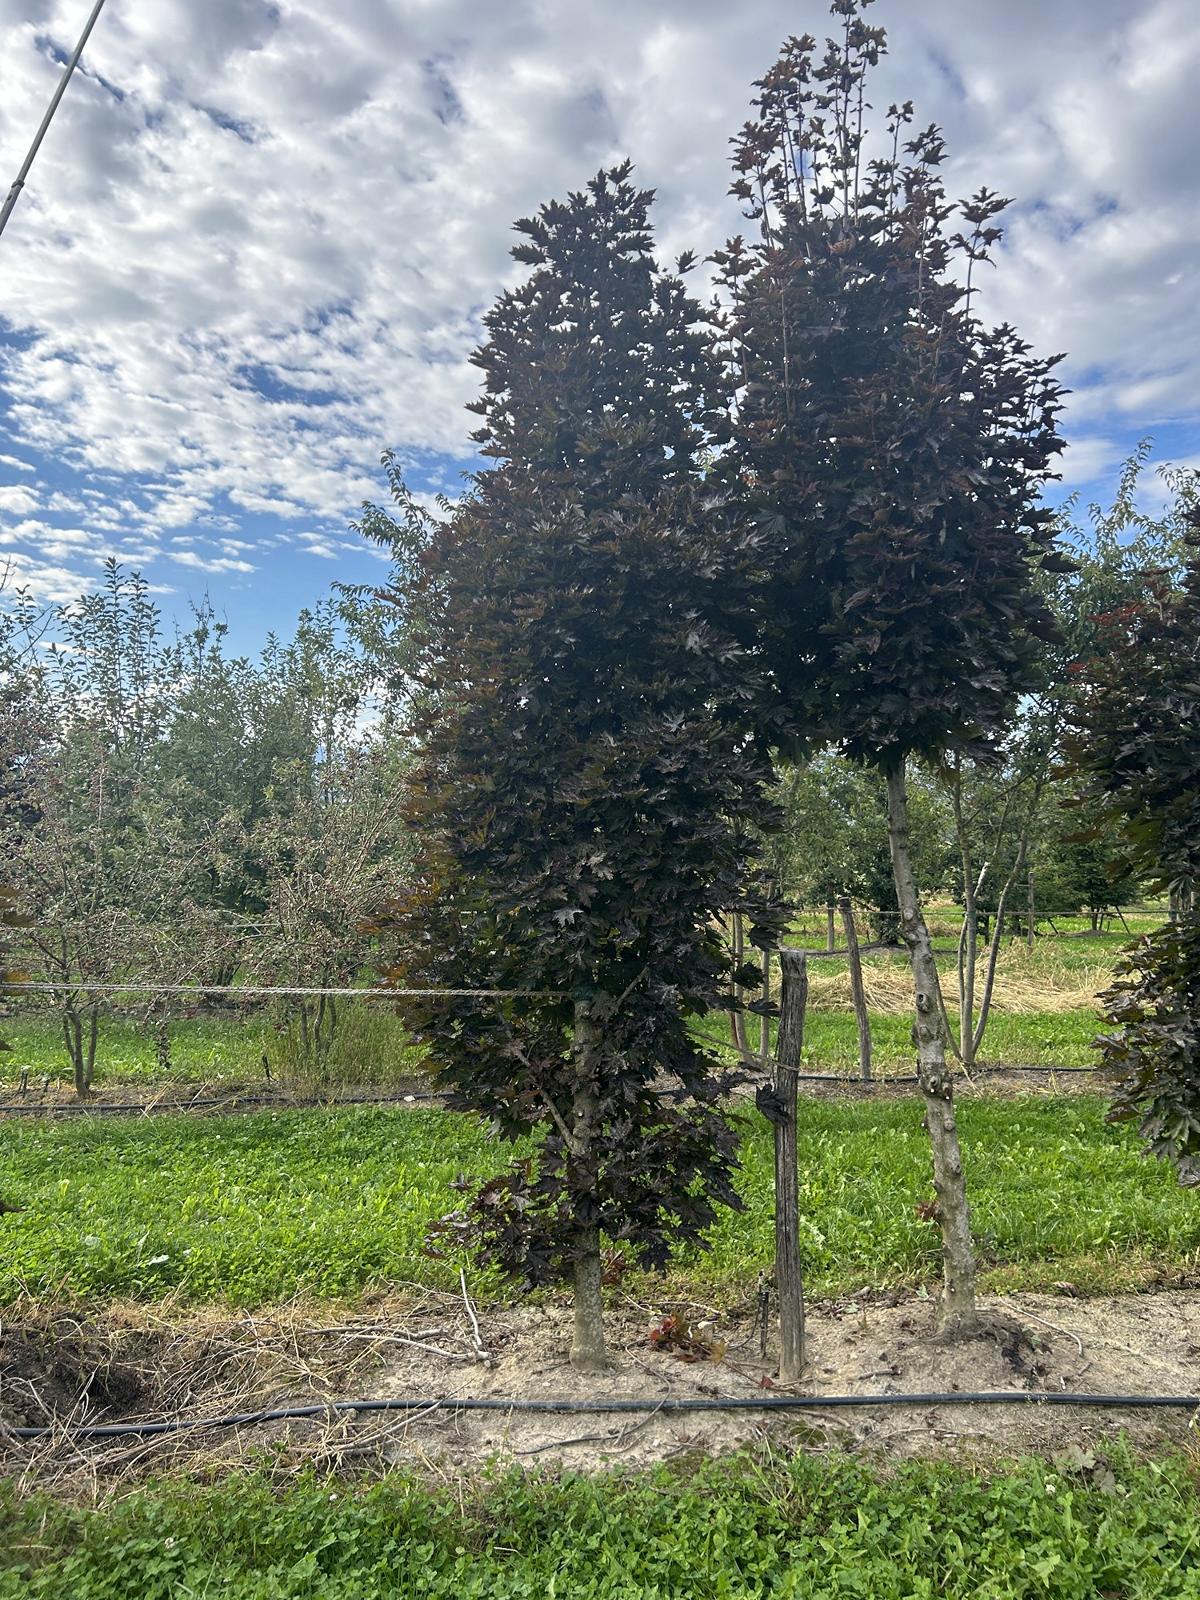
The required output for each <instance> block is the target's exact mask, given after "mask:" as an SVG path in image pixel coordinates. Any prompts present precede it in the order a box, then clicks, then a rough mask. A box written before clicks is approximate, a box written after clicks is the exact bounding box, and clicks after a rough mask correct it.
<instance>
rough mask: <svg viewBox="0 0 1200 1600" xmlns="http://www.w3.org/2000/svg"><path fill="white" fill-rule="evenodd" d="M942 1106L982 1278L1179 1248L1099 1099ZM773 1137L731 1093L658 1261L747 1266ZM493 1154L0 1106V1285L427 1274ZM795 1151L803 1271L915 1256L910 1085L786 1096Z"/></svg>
mask: <svg viewBox="0 0 1200 1600" xmlns="http://www.w3.org/2000/svg"><path fill="white" fill-rule="evenodd" d="M960 1113H961V1126H962V1132H963V1139H964V1144H965V1148H966V1155H967V1164H968V1170H967V1176H968V1181H969V1183H970V1187H971V1196H972V1206H973V1213H974V1225H975V1230H976V1234H977V1237H978V1241H979V1250H980V1259H981V1262H982V1263H983V1265H984V1268H985V1282H988V1283H990V1284H992V1285H993V1286H997V1287H1000V1286H1002V1287H1005V1288H1017V1287H1023V1288H1035V1287H1045V1286H1047V1285H1049V1284H1052V1283H1054V1282H1056V1281H1058V1280H1062V1279H1070V1280H1071V1281H1072V1282H1073V1283H1075V1285H1076V1287H1077V1288H1078V1289H1079V1290H1080V1291H1081V1292H1088V1291H1097V1292H1100V1291H1111V1290H1119V1289H1121V1288H1129V1287H1138V1286H1141V1285H1144V1284H1145V1283H1147V1282H1150V1281H1153V1280H1154V1278H1155V1277H1156V1275H1163V1276H1165V1277H1167V1278H1168V1279H1172V1280H1173V1279H1175V1278H1177V1277H1187V1276H1190V1275H1193V1274H1196V1273H1197V1272H1200V1196H1197V1195H1196V1194H1195V1193H1194V1192H1189V1191H1186V1190H1182V1189H1180V1188H1179V1187H1178V1185H1177V1184H1176V1182H1175V1181H1174V1178H1173V1176H1172V1173H1171V1171H1170V1169H1169V1168H1168V1167H1166V1166H1165V1165H1162V1164H1159V1163H1156V1162H1151V1161H1147V1160H1145V1159H1143V1158H1141V1157H1140V1156H1139V1155H1138V1154H1137V1146H1136V1141H1135V1138H1134V1136H1133V1134H1132V1133H1131V1132H1130V1130H1129V1129H1127V1128H1125V1127H1115V1126H1112V1125H1110V1124H1108V1123H1106V1122H1105V1120H1104V1104H1103V1102H1102V1101H1100V1100H1099V1099H1097V1098H1095V1097H1092V1096H1072V1097H1070V1098H1024V1097H1022V1098H1018V1099H1009V1100H986V1099H979V1100H972V1101H969V1102H965V1103H963V1105H962V1106H961V1108H960ZM771 1149H772V1144H771V1133H770V1129H769V1127H768V1126H767V1124H766V1123H765V1122H764V1121H763V1120H762V1118H761V1117H759V1115H758V1114H757V1112H748V1113H746V1136H745V1141H744V1149H743V1160H744V1170H743V1173H742V1176H741V1180H740V1186H741V1191H742V1194H743V1196H744V1199H745V1210H744V1211H742V1212H739V1213H733V1212H730V1213H727V1214H725V1216H724V1217H723V1218H722V1220H721V1222H720V1223H719V1224H718V1226H717V1227H716V1228H715V1229H714V1232H713V1237H712V1249H711V1252H710V1253H709V1254H707V1255H704V1256H699V1255H698V1256H696V1257H692V1258H686V1257H681V1258H680V1259H679V1261H678V1264H677V1266H676V1268H675V1273H676V1275H677V1276H685V1277H686V1278H687V1280H688V1281H689V1282H690V1283H692V1284H695V1285H703V1286H704V1287H705V1288H706V1289H707V1290H708V1291H710V1292H711V1293H713V1294H724V1295H726V1296H729V1295H734V1294H740V1293H741V1292H742V1291H743V1290H745V1289H746V1288H747V1287H748V1286H750V1285H751V1284H752V1283H753V1281H754V1278H755V1277H756V1275H757V1273H758V1270H759V1269H760V1267H765V1266H769V1264H770V1261H771V1259H772V1220H771V1219H772V1209H773V1194H772V1156H771ZM502 1160H503V1150H502V1148H501V1147H500V1146H498V1145H497V1143H496V1142H495V1140H493V1139H492V1138H491V1137H490V1136H489V1135H488V1133H487V1131H486V1130H485V1128H484V1127H483V1125H482V1124H480V1123H478V1122H476V1121H475V1120H474V1119H472V1118H468V1117H462V1116H457V1115H452V1114H449V1113H445V1112H441V1111H437V1110H428V1109H414V1110H400V1109H395V1108H391V1107H388V1108H375V1107H370V1108H355V1109H346V1110H341V1111H324V1110H307V1111H273V1112H261V1113H254V1114H251V1115H244V1116H229V1117H212V1118H203V1119H194V1118H186V1117H159V1118H152V1119H151V1118H147V1119H139V1120H136V1121H121V1122H116V1123H114V1122H92V1121H85V1122H72V1123H68V1124H63V1123H51V1124H47V1123H41V1122H39V1123H37V1124H34V1125H30V1124H22V1125H19V1126H15V1127H14V1126H9V1127H6V1128H5V1130H4V1156H3V1169H2V1171H0V1192H3V1193H4V1194H5V1195H6V1197H7V1198H9V1199H11V1200H13V1201H15V1202H17V1203H19V1204H21V1205H23V1206H24V1207H25V1208H26V1209H25V1210H24V1211H23V1212H22V1213H20V1214H18V1215H13V1216H8V1217H6V1218H5V1219H4V1230H5V1251H4V1255H3V1259H2V1260H0V1303H3V1302H4V1301H7V1300H10V1299H11V1298H12V1297H13V1296H15V1295H16V1294H17V1293H18V1292H19V1291H21V1290H23V1289H25V1290H29V1291H31V1292H33V1293H35V1294H38V1295H47V1294H65V1295H69V1296H70V1295H75V1296H86V1297H99V1298H104V1297H108V1296H130V1297H135V1298H141V1299H154V1298H157V1297H160V1296H164V1295H167V1294H177V1295H179V1296H180V1297H181V1298H183V1299H186V1300H189V1301H225V1302H229V1303H233V1304H236V1305H242V1306H251V1305H259V1304H265V1303H269V1302H272V1301H278V1300H283V1299H286V1298H288V1297H290V1296H291V1295H293V1294H296V1293H299V1292H305V1293H311V1294H314V1295H318V1296H325V1297H343V1296H353V1295H354V1294H356V1293H358V1292H360V1291H362V1290H364V1289H368V1288H371V1287H375V1286H379V1285H383V1284H387V1283H390V1282H395V1281H397V1280H401V1281H419V1282H423V1283H435V1284H436V1283H443V1282H449V1281H452V1274H453V1268H452V1266H451V1265H450V1264H448V1263H445V1262H440V1261H437V1260H432V1259H430V1258H429V1257H427V1256H426V1255H424V1254H423V1252H422V1241H423V1237H424V1234H425V1230H426V1227H427V1225H428V1223H429V1222H430V1220H431V1219H432V1218H434V1217H436V1216H438V1215H440V1214H442V1213H443V1212H445V1211H446V1210H448V1209H450V1207H451V1206H452V1205H453V1204H454V1203H455V1197H454V1195H453V1193H452V1191H451V1189H450V1184H451V1182H452V1180H453V1179H454V1178H455V1177H456V1176H457V1175H458V1174H459V1173H461V1172H470V1173H474V1174H479V1175H483V1174H487V1173H491V1172H494V1171H495V1170H496V1169H497V1167H498V1166H499V1165H500V1163H501V1162H502ZM800 1166H801V1185H802V1187H801V1217H802V1223H803V1236H802V1246H803V1250H804V1254H805V1258H806V1269H807V1273H808V1279H809V1286H810V1291H811V1292H812V1293H814V1294H819V1295H820V1294H832V1293H837V1292H842V1291H847V1290H856V1289H858V1288H860V1287H862V1286H863V1285H864V1284H870V1285H886V1284H918V1283H922V1282H932V1281H933V1280H934V1279H935V1277H936V1274H937V1270H938V1260H939V1254H938V1250H939V1237H938V1233H937V1230H936V1228H935V1227H934V1226H933V1225H932V1224H930V1223H928V1222H924V1221H922V1220H921V1219H920V1218H919V1217H918V1215H917V1214H916V1211H915V1206H916V1204H917V1202H918V1201H921V1200H923V1199H925V1198H927V1197H928V1196H929V1194H930V1184H929V1153H928V1143H927V1140H926V1138H925V1135H924V1133H923V1131H922V1129H921V1126H920V1108H919V1105H918V1103H917V1102H915V1101H913V1100H910V1099H905V1100H895V1101H887V1102H880V1101H873V1102H867V1103H841V1102H826V1101H822V1102H814V1101H806V1102H804V1103H803V1105H802V1108H801V1131H800ZM480 1287H481V1289H484V1290H486V1288H487V1284H486V1283H481V1285H480Z"/></svg>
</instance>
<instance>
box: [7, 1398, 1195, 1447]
mask: <svg viewBox="0 0 1200 1600" xmlns="http://www.w3.org/2000/svg"><path fill="white" fill-rule="evenodd" d="M946 1405H950V1406H979V1405H987V1406H1007V1405H1051V1406H1094V1407H1098V1408H1102V1409H1105V1410H1120V1411H1125V1410H1130V1411H1136V1410H1142V1409H1146V1408H1155V1409H1164V1408H1171V1409H1175V1410H1181V1411H1196V1410H1200V1395H1195V1394H1080V1393H1078V1392H1076V1391H1073V1390H1063V1391H1061V1392H1055V1391H1053V1390H1047V1391H1045V1392H1042V1391H1040V1390H1036V1389H996V1390H990V1391H989V1390H980V1391H970V1390H957V1389H954V1390H949V1391H945V1392H936V1391H935V1392H931V1393H928V1394H786V1395H764V1396H761V1397H759V1396H758V1395H730V1396H728V1397H726V1398H723V1399H721V1398H718V1399H699V1398H693V1397H691V1396H688V1397H685V1398H681V1399H673V1400H672V1399H668V1400H664V1399H645V1400H626V1399H620V1400H616V1399H614V1400H605V1399H597V1400H523V1399H515V1398H514V1399H502V1398H497V1397H495V1396H490V1397H488V1398H486V1399H474V1400H461V1399H453V1398H451V1399H434V1400H431V1399H429V1397H428V1396H407V1395H406V1396H397V1397H394V1398H388V1399H386V1400H329V1401H326V1402H325V1403H324V1404H322V1405H309V1406H278V1407H274V1408H272V1409H270V1410H264V1411H238V1412H233V1413H231V1414H230V1415H228V1416H222V1417H171V1418H168V1419H166V1420H161V1419H160V1420H158V1421H145V1422H100V1423H83V1424H78V1425H72V1424H69V1423H68V1424H64V1425H63V1426H62V1427H58V1428H56V1427H53V1426H43V1427H20V1428H7V1429H4V1430H3V1431H4V1432H5V1433H7V1434H8V1435H9V1436H10V1437H13V1438H17V1439H46V1438H51V1437H54V1436H56V1435H63V1434H65V1435H66V1436H67V1437H69V1438H71V1439H127V1438H131V1437H137V1438H145V1437H149V1436H151V1435H154V1434H165V1433H186V1432H191V1431H194V1430H197V1429H202V1428H249V1427H257V1426H258V1425H259V1424H260V1423H263V1422H290V1421H299V1420H304V1419H309V1418H313V1417H328V1416H329V1415H330V1414H331V1413H335V1414H336V1413H342V1412H358V1411H364V1412H375V1411H421V1412H431V1411H449V1412H451V1413H457V1412H460V1411H506V1412H535V1413H539V1414H543V1415H544V1414H547V1413H550V1414H572V1415H573V1414H577V1413H584V1414H588V1415H605V1414H609V1413H627V1412H646V1411H650V1412H660V1411H661V1412H690V1411H764V1412H769V1411H830V1410H835V1409H840V1408H843V1407H857V1406H877V1407H884V1408H886V1407H890V1406H909V1407H911V1406H946Z"/></svg>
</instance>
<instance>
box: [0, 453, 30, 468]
mask: <svg viewBox="0 0 1200 1600" xmlns="http://www.w3.org/2000/svg"><path fill="white" fill-rule="evenodd" d="M0 467H12V468H13V470H14V471H15V472H32V471H33V470H34V469H33V467H32V465H31V464H30V463H29V462H28V461H22V460H20V458H19V457H17V456H4V455H0Z"/></svg>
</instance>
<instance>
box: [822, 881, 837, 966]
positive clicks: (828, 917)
mask: <svg viewBox="0 0 1200 1600" xmlns="http://www.w3.org/2000/svg"><path fill="white" fill-rule="evenodd" d="M833 913H834V899H833V896H832V895H828V896H827V897H826V900H825V954H826V955H829V956H831V955H832V954H833V952H834V951H835V950H836V949H837V940H836V938H835V936H834V925H833Z"/></svg>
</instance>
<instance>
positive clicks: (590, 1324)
mask: <svg viewBox="0 0 1200 1600" xmlns="http://www.w3.org/2000/svg"><path fill="white" fill-rule="evenodd" d="M574 1049H575V1079H576V1081H575V1102H574V1107H573V1111H574V1127H573V1128H572V1130H571V1135H572V1139H571V1145H572V1151H571V1153H572V1157H573V1159H575V1160H577V1161H579V1162H580V1163H581V1165H582V1166H583V1167H584V1168H585V1169H586V1167H587V1166H588V1164H589V1157H590V1154H591V1144H592V1137H593V1134H594V1132H595V1121H596V1096H595V1093H594V1091H593V1089H592V1071H593V1065H592V1050H593V1031H592V1020H591V1016H590V1014H589V1012H588V1008H587V1006H586V1005H585V1004H583V1003H582V1002H580V1003H578V1004H577V1005H576V1007H575V1043H574ZM603 1281H604V1263H603V1260H602V1259H601V1255H600V1229H599V1228H598V1227H597V1226H596V1225H595V1224H594V1223H585V1224H582V1225H581V1226H579V1227H578V1228H577V1229H576V1233H575V1335H574V1338H573V1339H572V1341H571V1365H572V1366H573V1367H574V1368H575V1370H576V1372H602V1371H603V1370H604V1369H605V1368H606V1367H607V1366H608V1350H607V1348H606V1346H605V1342H604V1301H603V1296H602V1293H601V1290H602V1286H603Z"/></svg>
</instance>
